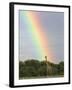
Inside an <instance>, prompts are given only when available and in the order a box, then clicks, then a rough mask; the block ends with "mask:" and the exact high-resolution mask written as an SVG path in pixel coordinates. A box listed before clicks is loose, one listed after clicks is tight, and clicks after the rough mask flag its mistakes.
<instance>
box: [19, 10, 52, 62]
mask: <svg viewBox="0 0 72 90" xmlns="http://www.w3.org/2000/svg"><path fill="white" fill-rule="evenodd" d="M21 15H22V19H23V18H24V20H25V19H26V20H25V21H26V22H27V28H28V32H29V34H31V36H32V40H33V42H34V45H35V46H36V47H37V48H38V49H37V50H36V52H37V54H39V55H41V57H42V59H43V58H44V59H45V56H47V58H48V60H49V61H52V58H53V52H52V50H51V47H50V46H49V43H50V41H49V38H48V36H47V37H46V34H45V32H44V29H45V28H44V27H43V26H42V25H41V22H40V19H39V18H38V16H37V14H36V12H34V11H22V12H21ZM44 59H43V60H44Z"/></svg>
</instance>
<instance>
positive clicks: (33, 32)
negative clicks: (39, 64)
mask: <svg viewBox="0 0 72 90" xmlns="http://www.w3.org/2000/svg"><path fill="white" fill-rule="evenodd" d="M45 54H46V56H48V59H49V61H53V62H54V63H59V62H60V61H63V60H64V13H63V12H48V11H19V59H20V60H22V61H25V60H27V59H36V60H40V61H41V60H44V59H45Z"/></svg>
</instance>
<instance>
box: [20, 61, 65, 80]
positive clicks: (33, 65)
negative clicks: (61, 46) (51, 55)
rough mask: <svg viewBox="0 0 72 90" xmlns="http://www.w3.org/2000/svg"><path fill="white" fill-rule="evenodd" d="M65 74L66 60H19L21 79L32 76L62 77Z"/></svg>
mask: <svg viewBox="0 0 72 90" xmlns="http://www.w3.org/2000/svg"><path fill="white" fill-rule="evenodd" d="M61 76H64V62H63V61H61V62H60V63H59V64H54V63H51V62H49V61H47V62H46V61H39V60H33V59H31V60H26V61H24V62H23V61H19V79H21V78H32V77H35V78H36V77H37V78H38V77H61Z"/></svg>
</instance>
